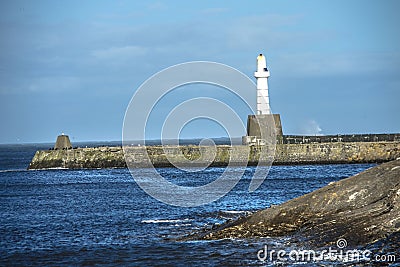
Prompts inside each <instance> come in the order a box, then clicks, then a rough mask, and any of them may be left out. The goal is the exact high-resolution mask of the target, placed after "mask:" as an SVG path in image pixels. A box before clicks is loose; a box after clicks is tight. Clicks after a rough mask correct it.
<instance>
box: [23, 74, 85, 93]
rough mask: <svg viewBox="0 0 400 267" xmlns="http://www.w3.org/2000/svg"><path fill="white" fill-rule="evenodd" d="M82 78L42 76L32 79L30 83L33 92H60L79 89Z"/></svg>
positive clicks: (29, 86) (29, 87)
mask: <svg viewBox="0 0 400 267" xmlns="http://www.w3.org/2000/svg"><path fill="white" fill-rule="evenodd" d="M79 86H80V79H79V78H78V77H74V76H51V77H40V78H36V79H34V80H32V81H31V82H30V84H29V85H28V89H29V91H31V92H60V91H72V90H76V89H78V87H79Z"/></svg>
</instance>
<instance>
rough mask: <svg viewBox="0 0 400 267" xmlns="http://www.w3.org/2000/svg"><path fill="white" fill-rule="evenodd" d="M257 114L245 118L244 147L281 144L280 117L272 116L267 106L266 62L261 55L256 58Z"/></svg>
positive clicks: (267, 74) (267, 75)
mask: <svg viewBox="0 0 400 267" xmlns="http://www.w3.org/2000/svg"><path fill="white" fill-rule="evenodd" d="M254 77H256V79H257V114H255V115H253V114H251V115H249V116H248V117H247V135H245V136H243V137H242V143H243V144H244V145H250V146H253V145H265V144H275V143H279V144H281V143H283V132H282V124H281V117H280V115H279V114H272V112H271V107H270V106H269V94H268V77H269V71H268V69H267V60H266V59H265V56H264V55H263V54H260V55H258V57H257V71H256V72H254Z"/></svg>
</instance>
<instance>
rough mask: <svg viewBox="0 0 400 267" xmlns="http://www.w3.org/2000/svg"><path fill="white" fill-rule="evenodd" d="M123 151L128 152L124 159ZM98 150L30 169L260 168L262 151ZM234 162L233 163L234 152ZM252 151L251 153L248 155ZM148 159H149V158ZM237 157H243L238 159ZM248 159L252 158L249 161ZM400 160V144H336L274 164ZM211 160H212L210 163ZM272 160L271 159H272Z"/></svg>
mask: <svg viewBox="0 0 400 267" xmlns="http://www.w3.org/2000/svg"><path fill="white" fill-rule="evenodd" d="M124 149H125V151H126V152H128V153H125V155H124ZM124 149H123V148H122V147H97V148H74V149H67V150H42V151H37V152H36V154H35V156H34V157H33V159H32V161H31V163H30V164H29V167H28V169H48V168H68V169H95V168H125V167H126V166H127V165H126V162H127V161H128V162H129V166H130V167H132V166H133V167H138V168H141V167H151V166H155V167H171V166H173V165H172V164H171V161H172V162H175V163H178V164H179V163H181V165H182V164H183V165H188V166H196V165H203V164H204V163H205V162H209V163H210V166H226V165H228V163H229V162H230V161H231V163H232V164H234V165H257V164H258V160H259V157H260V151H261V149H260V147H257V146H254V147H248V146H227V145H218V146H216V149H214V148H213V147H207V146H196V145H187V146H165V147H161V146H147V147H133V146H132V147H125V148H124ZM233 150H235V151H236V152H238V153H234V154H235V155H236V156H235V158H232V159H231V154H232V151H233ZM248 151H249V153H248ZM147 155H148V156H147ZM237 155H241V156H239V157H237ZM246 155H249V157H247V156H246ZM398 157H400V142H397V141H396V142H337V143H310V144H278V145H276V150H275V156H274V159H273V160H274V161H273V164H275V165H291V164H331V163H332V164H335V163H371V162H376V163H380V162H387V161H390V160H394V159H396V158H398ZM210 158H211V159H210ZM270 160H272V159H270Z"/></svg>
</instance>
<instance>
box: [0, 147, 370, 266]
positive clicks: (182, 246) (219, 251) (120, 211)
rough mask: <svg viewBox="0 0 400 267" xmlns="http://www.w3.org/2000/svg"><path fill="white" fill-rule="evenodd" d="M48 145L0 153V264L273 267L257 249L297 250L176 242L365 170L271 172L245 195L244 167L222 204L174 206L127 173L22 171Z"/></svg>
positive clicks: (190, 179)
mask: <svg viewBox="0 0 400 267" xmlns="http://www.w3.org/2000/svg"><path fill="white" fill-rule="evenodd" d="M87 145H89V146H95V145H98V144H87ZM49 147H51V144H37V145H35V144H34V145H0V212H1V216H0V255H1V259H0V265H1V266H91V265H96V266H115V265H123V266H126V265H128V266H263V265H267V266H268V265H271V266H272V265H274V264H276V263H277V262H273V261H264V262H262V261H260V260H259V259H258V257H257V252H258V251H259V250H261V249H263V248H264V246H265V245H273V246H274V247H276V248H280V249H286V250H287V249H289V248H293V246H299V244H290V242H288V241H287V239H286V238H268V237H267V238H261V239H224V240H218V241H179V238H180V237H184V236H186V235H188V234H190V233H193V232H196V231H200V230H202V229H205V228H211V227H212V226H213V225H214V224H220V223H223V222H225V221H227V220H232V219H235V218H238V217H240V216H244V215H247V214H250V213H251V212H254V211H256V210H258V209H263V208H266V207H269V206H271V205H276V204H280V203H283V202H285V201H287V200H290V199H292V198H295V197H298V196H301V195H304V194H306V193H308V192H311V191H313V190H315V189H317V188H320V187H323V186H325V185H327V184H328V183H330V182H332V181H338V180H340V179H343V178H345V177H348V176H351V175H354V174H356V173H359V172H361V171H363V170H365V169H367V168H370V167H372V166H374V165H373V164H355V165H303V166H273V167H272V168H271V170H270V172H269V175H268V177H267V179H266V180H265V181H264V183H263V184H262V186H261V187H260V188H258V190H256V191H255V192H253V193H249V192H248V186H249V182H250V179H251V176H252V174H253V173H254V169H255V168H254V167H247V168H246V170H245V174H244V176H243V177H242V179H241V180H240V182H239V183H238V184H237V185H236V187H235V188H234V189H233V190H232V191H231V192H229V193H228V194H227V195H226V196H224V197H223V198H221V199H219V200H218V201H216V202H213V203H211V204H208V205H204V206H200V207H195V208H182V207H173V206H169V205H166V204H163V203H161V202H159V201H157V200H155V199H153V198H152V197H150V196H148V195H147V194H146V193H145V192H144V191H143V190H142V189H141V188H140V187H139V186H138V185H137V184H136V183H135V181H134V179H133V178H132V176H131V174H130V172H129V171H128V170H127V169H99V170H37V171H34V170H31V171H28V170H26V168H27V166H28V164H29V162H30V160H31V158H32V157H33V155H34V153H35V151H36V150H38V149H48V148H49ZM158 171H159V172H160V173H161V174H162V175H163V176H164V177H166V178H168V180H169V181H174V180H176V181H177V183H182V182H183V183H185V184H187V185H191V184H193V185H197V184H199V183H206V182H209V181H210V180H213V179H216V178H217V177H218V176H219V175H221V173H222V172H223V171H224V168H208V169H206V170H205V171H203V172H198V173H190V174H188V173H185V172H184V171H180V170H177V169H174V168H160V169H158ZM140 172H141V170H140V169H138V170H137V172H136V174H135V175H139V176H140ZM291 246H292V247H291ZM290 264H296V263H293V262H292V263H290ZM290 264H289V265H290ZM322 265H324V263H322ZM328 265H331V263H327V264H326V266H328Z"/></svg>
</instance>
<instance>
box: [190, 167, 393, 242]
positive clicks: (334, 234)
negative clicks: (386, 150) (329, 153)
mask: <svg viewBox="0 0 400 267" xmlns="http://www.w3.org/2000/svg"><path fill="white" fill-rule="evenodd" d="M399 202H400V159H397V160H394V161H391V162H388V163H384V164H381V165H378V166H376V167H373V168H370V169H368V170H366V171H364V172H362V173H360V174H357V175H355V176H352V177H349V178H346V179H343V180H341V181H338V182H334V183H330V184H329V185H327V186H325V187H323V188H321V189H318V190H316V191H314V192H312V193H309V194H306V195H304V196H301V197H298V198H295V199H293V200H290V201H288V202H286V203H283V204H281V205H279V206H273V207H270V208H268V209H265V210H261V211H258V212H256V213H254V214H252V215H250V216H248V217H245V218H241V219H239V220H237V221H234V222H231V223H226V224H225V225H222V226H221V227H218V228H217V229H213V230H211V231H208V232H205V233H202V234H199V235H197V236H196V237H195V238H200V239H220V238H249V237H270V236H297V237H298V238H300V239H301V240H302V242H305V243H309V244H312V245H319V246H325V245H331V244H333V243H334V242H336V240H338V239H339V238H345V239H346V240H347V241H348V243H349V245H353V246H358V245H365V244H370V243H373V242H374V241H377V240H379V239H382V238H385V237H387V236H388V235H390V234H391V233H395V232H399V230H400V208H399Z"/></svg>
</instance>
